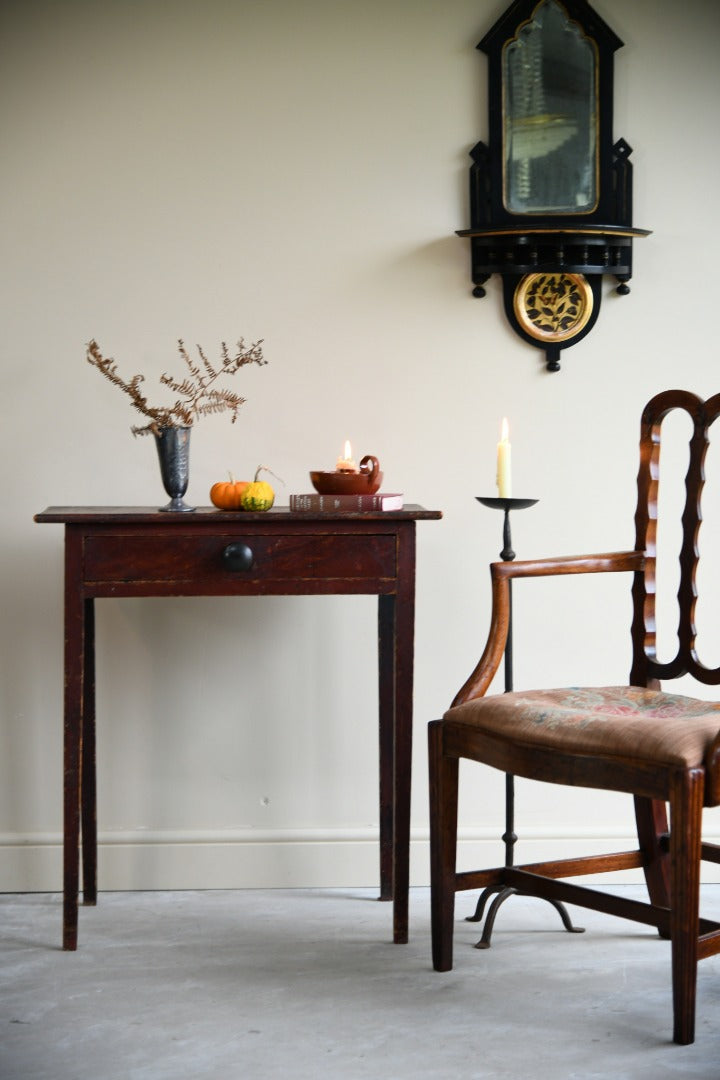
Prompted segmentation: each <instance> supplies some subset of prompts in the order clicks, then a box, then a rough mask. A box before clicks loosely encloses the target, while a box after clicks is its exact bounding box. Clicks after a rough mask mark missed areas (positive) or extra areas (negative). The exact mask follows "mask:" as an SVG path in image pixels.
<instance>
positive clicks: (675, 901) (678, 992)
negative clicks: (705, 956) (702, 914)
mask: <svg viewBox="0 0 720 1080" xmlns="http://www.w3.org/2000/svg"><path fill="white" fill-rule="evenodd" d="M703 792H704V771H703V770H702V769H693V770H690V771H688V772H687V773H681V774H680V775H679V776H678V778H677V780H676V781H675V783H674V785H673V789H672V791H671V797H670V820H671V829H672V831H671V833H670V863H671V894H672V902H671V915H670V936H671V938H672V979H673V1039H674V1041H675V1042H676V1043H680V1044H681V1045H683V1046H685V1045H687V1044H688V1043H691V1042H694V1040H695V995H696V986H697V963H698V932H699V910H698V909H699V902H700V853H701V836H702V810H703Z"/></svg>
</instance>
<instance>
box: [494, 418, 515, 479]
mask: <svg viewBox="0 0 720 1080" xmlns="http://www.w3.org/2000/svg"><path fill="white" fill-rule="evenodd" d="M497 487H498V495H499V496H500V498H501V499H509V498H511V496H512V472H511V458H510V443H509V441H508V422H507V419H506V418H504V417H503V422H502V427H501V429H500V442H499V443H498V444H497Z"/></svg>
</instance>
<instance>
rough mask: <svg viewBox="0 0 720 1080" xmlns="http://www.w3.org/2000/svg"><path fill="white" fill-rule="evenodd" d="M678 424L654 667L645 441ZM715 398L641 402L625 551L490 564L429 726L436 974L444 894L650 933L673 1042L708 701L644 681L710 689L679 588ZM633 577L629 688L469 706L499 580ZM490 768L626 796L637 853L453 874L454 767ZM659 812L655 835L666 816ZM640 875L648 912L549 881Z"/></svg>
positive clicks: (485, 672) (708, 745)
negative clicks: (517, 903) (475, 651)
mask: <svg viewBox="0 0 720 1080" xmlns="http://www.w3.org/2000/svg"><path fill="white" fill-rule="evenodd" d="M675 409H682V410H684V411H686V412H687V413H688V414H689V416H690V418H691V420H692V423H693V434H692V438H691V440H690V455H689V465H688V471H687V476H686V481H685V483H686V501H685V508H684V513H683V516H682V547H681V552H680V586H679V589H678V604H679V621H678V647H677V654H676V656H675V658H674V659H673V660H671V661H669V662H667V663H660V662H659V661H658V659H657V655H656V648H655V569H656V540H657V508H658V481H659V460H660V434H661V426H662V423H663V420H664V418H665V417H666V416H667V415H668V413H670V412H671V411H672V410H675ZM719 412H720V394H716V395H715V396H714V397H712V398H710V399H709V400H708V401H705V402H704V401H702V400H700V398H698V397H696V396H695V395H694V394H690V393H687V392H685V391H681V390H670V391H667V392H666V393H662V394H659V395H658V396H657V397H655V398H653V400H652V401H650V402H649V404H648V405H647V406H646V408H645V410H644V412H643V416H642V422H641V438H640V469H639V473H638V503H637V510H636V514H635V527H636V542H635V550H634V551H624V552H617V553H612V554H605V555H588V556H576V557H571V558H560V559H543V560H539V561H533V562H529V561H527V562H502V563H494V564H493V565H492V567H491V575H492V618H491V628H490V634H489V638H488V642H487V645H486V647H485V651H484V653H483V655H482V658H481V659H480V662H479V663H478V665H477V667H476V668H475V670H474V672H473V673H472V675H471V676H470V678H469V679H468V680H467V682H466V683H465V685H464V686H463V687H462V689H461V690H460V691H459V693H458V694H457V696H456V698H455V700H454V701H453V704H452V707H451V708H450V709H449V710H448V712H447V713H446V714H445V716H444V717H443V719H442V720H437V721H434V722H433V723H431V724H430V726H429V733H428V734H429V751H430V851H431V882H432V890H431V891H432V948H433V964H434V967H435V969H436V970H437V971H448V970H450V968H451V967H452V949H453V918H454V905H455V893H456V892H457V891H461V890H466V889H477V888H486V889H487V888H492V889H498V888H502V887H504V886H507V887H509V888H511V889H515V890H516V891H518V892H521V893H524V894H529V895H533V896H538V897H543V898H545V899H547V900H550V901H552V902H554V903H556V904H557V903H562V902H567V903H571V904H577V905H579V906H581V907H585V908H590V909H592V910H594V911H600V912H605V913H607V914H611V915H615V916H620V917H621V918H627V919H631V920H634V921H636V922H640V923H645V924H646V925H649V926H653V927H656V928H657V930H658V931H659V933H660V935H661V936H662V937H665V938H670V939H671V942H672V946H671V951H672V988H673V1010H674V1028H673V1038H674V1040H675V1042H677V1043H691V1042H693V1040H694V1030H695V990H696V980H697V962H698V960H700V959H703V958H704V957H706V956H711V955H713V954H715V953H717V952H720V924H718V923H713V922H710V921H708V920H705V919H700V918H699V912H698V902H699V884H700V864H701V861H702V860H709V861H712V862H720V847H718V846H714V845H710V844H704V843H703V842H702V838H701V826H702V812H703V807H704V806H717V805H718V803H720V702H708V701H699V700H696V699H695V698H690V697H686V696H680V695H677V694H671V693H668V692H663V691H662V690H661V689H660V681H661V680H662V681H663V682H664V681H666V680H670V679H674V678H678V677H679V676H682V675H685V674H687V673H690V674H691V675H693V676H694V677H695V678H696V680H698V681H699V682H700V683H704V684H708V685H717V684H718V683H719V682H720V668H707V667H704V666H703V665H702V664H701V663H700V661H699V659H698V657H697V653H696V650H695V625H694V611H695V601H696V587H695V577H696V569H697V565H698V558H699V549H698V536H699V532H700V523H701V509H700V497H701V493H702V488H703V483H704V472H703V462H704V458H705V454H706V451H707V447H708V432H709V428H710V425H711V424H712V423H713V421H714V420H715V418H716V417H717V415H718V413H719ZM620 571H630V572H632V574H633V584H632V598H633V622H632V632H631V638H632V667H631V670H630V680H629V685H628V686H624V687H601V688H597V687H595V688H585V689H578V688H573V689H565V690H542V691H522V692H513V693H506V694H497V695H491V696H488V697H485V696H484V695H485V693H486V691H487V689H488V687H489V685H490V683H491V681H492V678H493V676H494V675H495V672H496V671H497V669H498V666H499V664H500V661H501V659H502V656H503V652H504V648H505V642H506V638H507V631H508V620H509V593H510V588H509V583H510V580H511V578H526V577H537V576H543V575H554V574H597V573H615V572H620ZM460 758H470V759H472V760H474V761H479V762H482V763H484V764H486V765H491V766H493V767H494V768H496V769H500V770H502V771H504V772H505V773H507V774H510V775H518V776H523V777H530V778H531V779H533V780H542V781H547V782H548V783H553V784H565V785H572V786H578V787H586V788H601V789H606V790H611V791H622V792H627V793H629V794H631V795H633V796H634V804H635V817H636V825H637V833H638V848H637V849H636V850H632V851H625V852H620V853H614V854H608V855H595V856H588V857H585V858H574V859H564V860H559V861H554V862H545V863H539V864H533V865H524V866H503V867H497V868H493V869H486V870H479V871H473V872H468V873H457V872H456V865H455V859H456V849H457V804H458V762H459V759H460ZM668 804H669V810H670V817H669V821H670V828H668V816H667V806H668ZM631 867H642V868H643V870H644V873H645V880H646V884H647V889H648V894H649V903H646V902H639V901H636V900H632V899H629V898H626V897H625V898H624V897H620V896H614V895H611V894H609V893H607V892H604V891H600V890H598V889H596V888H595V889H588V888H584V887H582V886H580V885H577V884H571V883H569V882H567V881H561V880H559V879H560V878H564V877H575V876H578V875H586V874H594V873H601V872H603V873H607V872H608V871H615V870H624V869H628V868H631Z"/></svg>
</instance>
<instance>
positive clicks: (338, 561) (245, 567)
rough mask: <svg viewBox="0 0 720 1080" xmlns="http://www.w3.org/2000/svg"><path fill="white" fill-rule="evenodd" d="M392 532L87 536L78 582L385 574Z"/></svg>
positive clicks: (391, 559) (392, 569)
mask: <svg viewBox="0 0 720 1080" xmlns="http://www.w3.org/2000/svg"><path fill="white" fill-rule="evenodd" d="M396 573H397V556H396V539H395V537H394V536H393V535H385V534H382V533H378V534H367V533H364V534H363V535H354V534H344V535H343V534H341V535H334V536H333V535H330V536H328V535H327V533H312V532H302V533H298V534H297V535H293V534H285V535H276V534H272V533H252V532H248V533H247V534H243V533H240V532H238V533H228V534H225V535H222V534H218V533H213V534H212V535H211V536H202V535H198V534H179V535H178V534H176V533H175V534H174V535H157V534H155V535H151V536H139V535H138V534H137V533H131V534H128V535H118V534H117V533H114V534H113V535H108V536H101V535H95V536H88V537H86V538H85V543H84V577H85V581H86V582H96V583H99V582H129V581H132V582H150V581H154V582H160V581H162V582H170V583H171V582H178V583H180V582H196V583H198V582H215V583H216V584H217V583H218V582H228V581H230V580H232V579H233V578H238V579H247V580H256V579H262V580H263V581H287V580H289V579H295V580H297V579H300V580H302V579H306V580H320V579H332V578H337V579H346V580H347V579H363V578H372V579H375V578H392V577H395V575H396Z"/></svg>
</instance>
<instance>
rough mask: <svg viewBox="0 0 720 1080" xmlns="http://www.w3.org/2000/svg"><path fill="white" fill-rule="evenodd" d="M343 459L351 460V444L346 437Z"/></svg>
mask: <svg viewBox="0 0 720 1080" xmlns="http://www.w3.org/2000/svg"><path fill="white" fill-rule="evenodd" d="M343 457H344V459H345V461H352V446H351V445H350V442H349V441H348V439H346V440H345V453H344V454H343Z"/></svg>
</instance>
